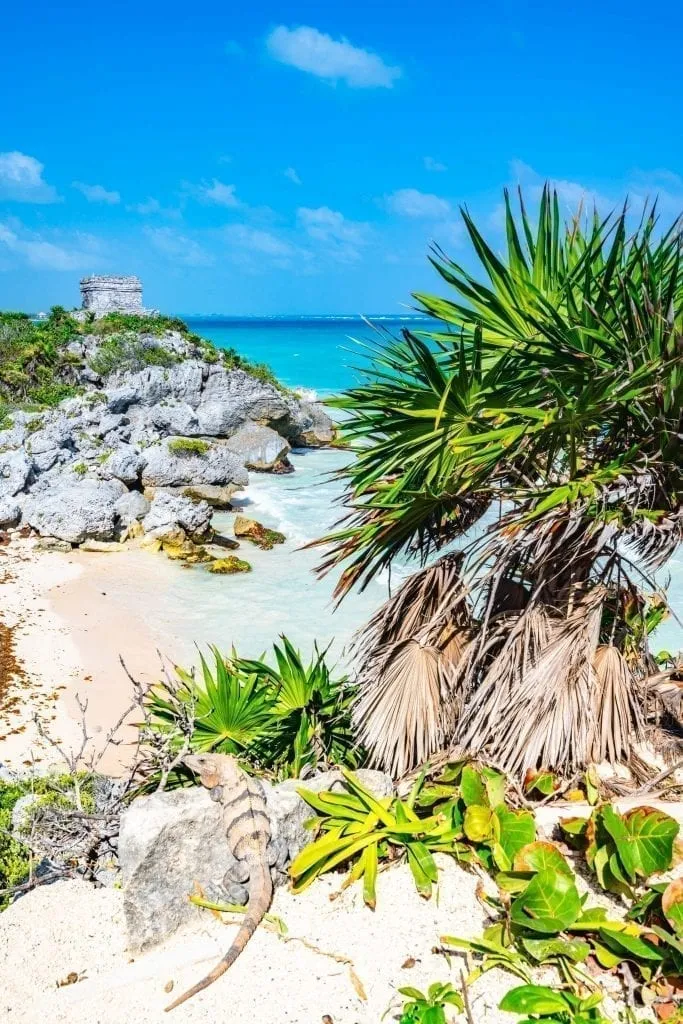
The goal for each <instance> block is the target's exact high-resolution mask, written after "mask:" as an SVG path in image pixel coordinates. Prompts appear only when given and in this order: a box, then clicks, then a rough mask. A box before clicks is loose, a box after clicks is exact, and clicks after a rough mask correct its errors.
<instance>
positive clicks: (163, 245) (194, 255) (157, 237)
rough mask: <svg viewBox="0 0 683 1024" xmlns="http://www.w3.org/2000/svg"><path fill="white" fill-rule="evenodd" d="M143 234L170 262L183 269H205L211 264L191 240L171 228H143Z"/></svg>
mask: <svg viewBox="0 0 683 1024" xmlns="http://www.w3.org/2000/svg"><path fill="white" fill-rule="evenodd" d="M143 230H144V233H145V235H146V237H147V238H148V239H149V240H150V242H151V244H152V245H153V246H154V248H155V249H156V250H157V252H160V253H161V254H162V255H163V256H167V257H168V258H169V260H171V262H173V263H175V264H181V265H182V266H185V267H206V266H208V265H209V264H211V263H213V257H212V256H211V254H210V253H208V252H207V251H206V250H205V249H203V248H202V246H201V245H200V244H199V242H196V241H195V240H194V239H193V238H188V237H187V236H186V235H182V234H180V233H179V232H178V231H174V229H173V228H151V227H145V228H144V229H143Z"/></svg>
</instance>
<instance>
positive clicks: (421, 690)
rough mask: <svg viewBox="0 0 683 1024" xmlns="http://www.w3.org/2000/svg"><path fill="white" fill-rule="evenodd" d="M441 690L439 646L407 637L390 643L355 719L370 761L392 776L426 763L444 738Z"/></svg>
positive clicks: (359, 705)
mask: <svg viewBox="0 0 683 1024" xmlns="http://www.w3.org/2000/svg"><path fill="white" fill-rule="evenodd" d="M443 710H444V694H443V692H442V687H441V675H440V672H439V650H438V648H436V647H434V646H432V645H431V644H429V643H428V642H424V641H420V640H418V639H414V638H411V639H409V640H401V641H399V642H398V643H397V644H393V645H392V650H391V652H390V653H388V655H387V657H386V659H385V660H383V663H382V672H381V675H380V676H379V678H378V679H377V680H376V682H375V685H372V686H368V685H367V680H366V685H365V687H364V688H363V689H362V692H361V695H360V697H359V698H358V701H357V702H356V706H355V709H354V719H355V721H356V724H357V729H358V738H359V740H360V742H361V743H362V744H363V745H364V746H366V747H368V749H369V750H371V751H372V760H373V763H375V764H378V765H382V766H383V767H384V768H386V769H387V770H388V771H390V772H391V773H392V775H394V776H395V777H399V776H401V775H403V774H404V773H405V772H406V771H407V770H408V769H409V768H411V767H412V766H413V765H415V764H419V763H420V762H421V761H424V760H425V759H426V758H427V757H429V755H430V754H431V753H432V752H433V751H434V750H438V749H439V747H440V746H441V744H442V742H443V736H444V730H443Z"/></svg>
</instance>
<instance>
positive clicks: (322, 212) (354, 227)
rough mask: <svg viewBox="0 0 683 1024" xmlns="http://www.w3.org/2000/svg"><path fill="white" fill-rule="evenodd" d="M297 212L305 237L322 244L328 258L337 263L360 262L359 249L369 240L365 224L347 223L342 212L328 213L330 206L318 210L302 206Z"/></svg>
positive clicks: (348, 221) (358, 222)
mask: <svg viewBox="0 0 683 1024" xmlns="http://www.w3.org/2000/svg"><path fill="white" fill-rule="evenodd" d="M296 213H297V218H298V221H299V224H300V225H301V227H303V229H304V230H305V232H306V234H307V235H308V237H309V238H312V239H314V240H315V241H317V242H323V243H324V244H325V251H326V254H327V255H328V256H331V257H332V258H333V259H335V260H338V261H339V262H340V263H351V262H354V261H356V260H358V259H360V251H359V249H360V248H361V247H362V246H364V245H367V243H368V241H369V236H370V226H369V225H368V224H364V223H362V222H360V221H353V220H347V219H346V217H345V216H344V214H343V213H340V212H339V211H338V210H331V209H330V207H329V206H319V207H318V208H317V209H311V208H310V207H307V206H301V207H299V209H298V210H297V211H296Z"/></svg>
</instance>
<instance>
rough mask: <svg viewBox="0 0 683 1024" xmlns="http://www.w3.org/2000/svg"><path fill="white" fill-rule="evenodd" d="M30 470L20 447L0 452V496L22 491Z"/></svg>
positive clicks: (7, 496)
mask: <svg viewBox="0 0 683 1024" xmlns="http://www.w3.org/2000/svg"><path fill="white" fill-rule="evenodd" d="M233 458H235V456H234V455H233ZM32 471H33V461H32V459H30V458H29V457H28V455H27V454H26V452H24V451H21V450H20V449H16V450H13V451H7V452H0V498H12V497H14V495H15V494H18V493H19V491H23V489H24V487H25V486H26V484H27V483H28V481H29V479H30V477H31V474H32Z"/></svg>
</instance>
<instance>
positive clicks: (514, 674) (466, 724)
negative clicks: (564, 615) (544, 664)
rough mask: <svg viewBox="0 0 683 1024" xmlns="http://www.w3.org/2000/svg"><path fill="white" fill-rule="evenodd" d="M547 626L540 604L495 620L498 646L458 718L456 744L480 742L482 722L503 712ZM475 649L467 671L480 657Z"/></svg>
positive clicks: (531, 662) (541, 647)
mask: <svg viewBox="0 0 683 1024" xmlns="http://www.w3.org/2000/svg"><path fill="white" fill-rule="evenodd" d="M551 630H552V623H551V620H550V618H549V616H548V613H547V612H546V610H545V608H543V607H542V606H540V605H534V606H532V607H530V608H528V609H527V610H526V611H525V612H524V613H522V614H520V615H518V616H517V617H516V618H514V619H511V618H505V619H502V620H499V621H498V622H497V624H496V627H495V630H494V631H493V635H494V640H495V639H497V640H498V644H497V646H498V647H499V650H498V653H497V654H496V655H495V657H494V659H493V661H492V662H490V664H489V666H488V668H487V669H486V671H485V675H484V678H483V680H482V682H481V684H480V686H479V687H478V688H477V690H476V691H475V693H474V694H473V696H472V699H471V701H470V703H469V705H468V708H467V717H466V718H464V719H463V720H462V721H461V722H460V726H459V729H458V730H457V739H458V743H459V744H461V745H463V746H464V747H466V748H471V749H478V748H479V747H480V746H481V733H482V729H484V730H485V729H486V725H485V723H486V722H487V721H488V720H490V719H492V718H493V719H496V718H499V717H501V716H503V715H504V714H505V711H506V709H507V707H508V705H509V702H510V698H511V694H512V692H513V690H514V688H515V687H518V686H519V685H520V684H521V682H522V680H523V678H524V676H525V675H526V673H527V672H528V671H530V669H531V668H532V667H533V666H534V665H535V664H536V662H537V661H538V659H539V658H540V656H541V652H542V651H543V650H544V649H545V647H546V646H547V644H548V641H549V639H550V635H551ZM496 634H498V636H497V637H496ZM472 648H474V644H473V645H472ZM475 653H476V655H477V658H476V660H475V658H474V657H473V656H471V657H470V660H469V665H468V669H469V670H470V672H473V671H474V670H475V668H476V662H477V661H479V660H480V659H481V658H482V654H483V655H484V656H485V655H486V651H484V652H481V651H478V650H475Z"/></svg>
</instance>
